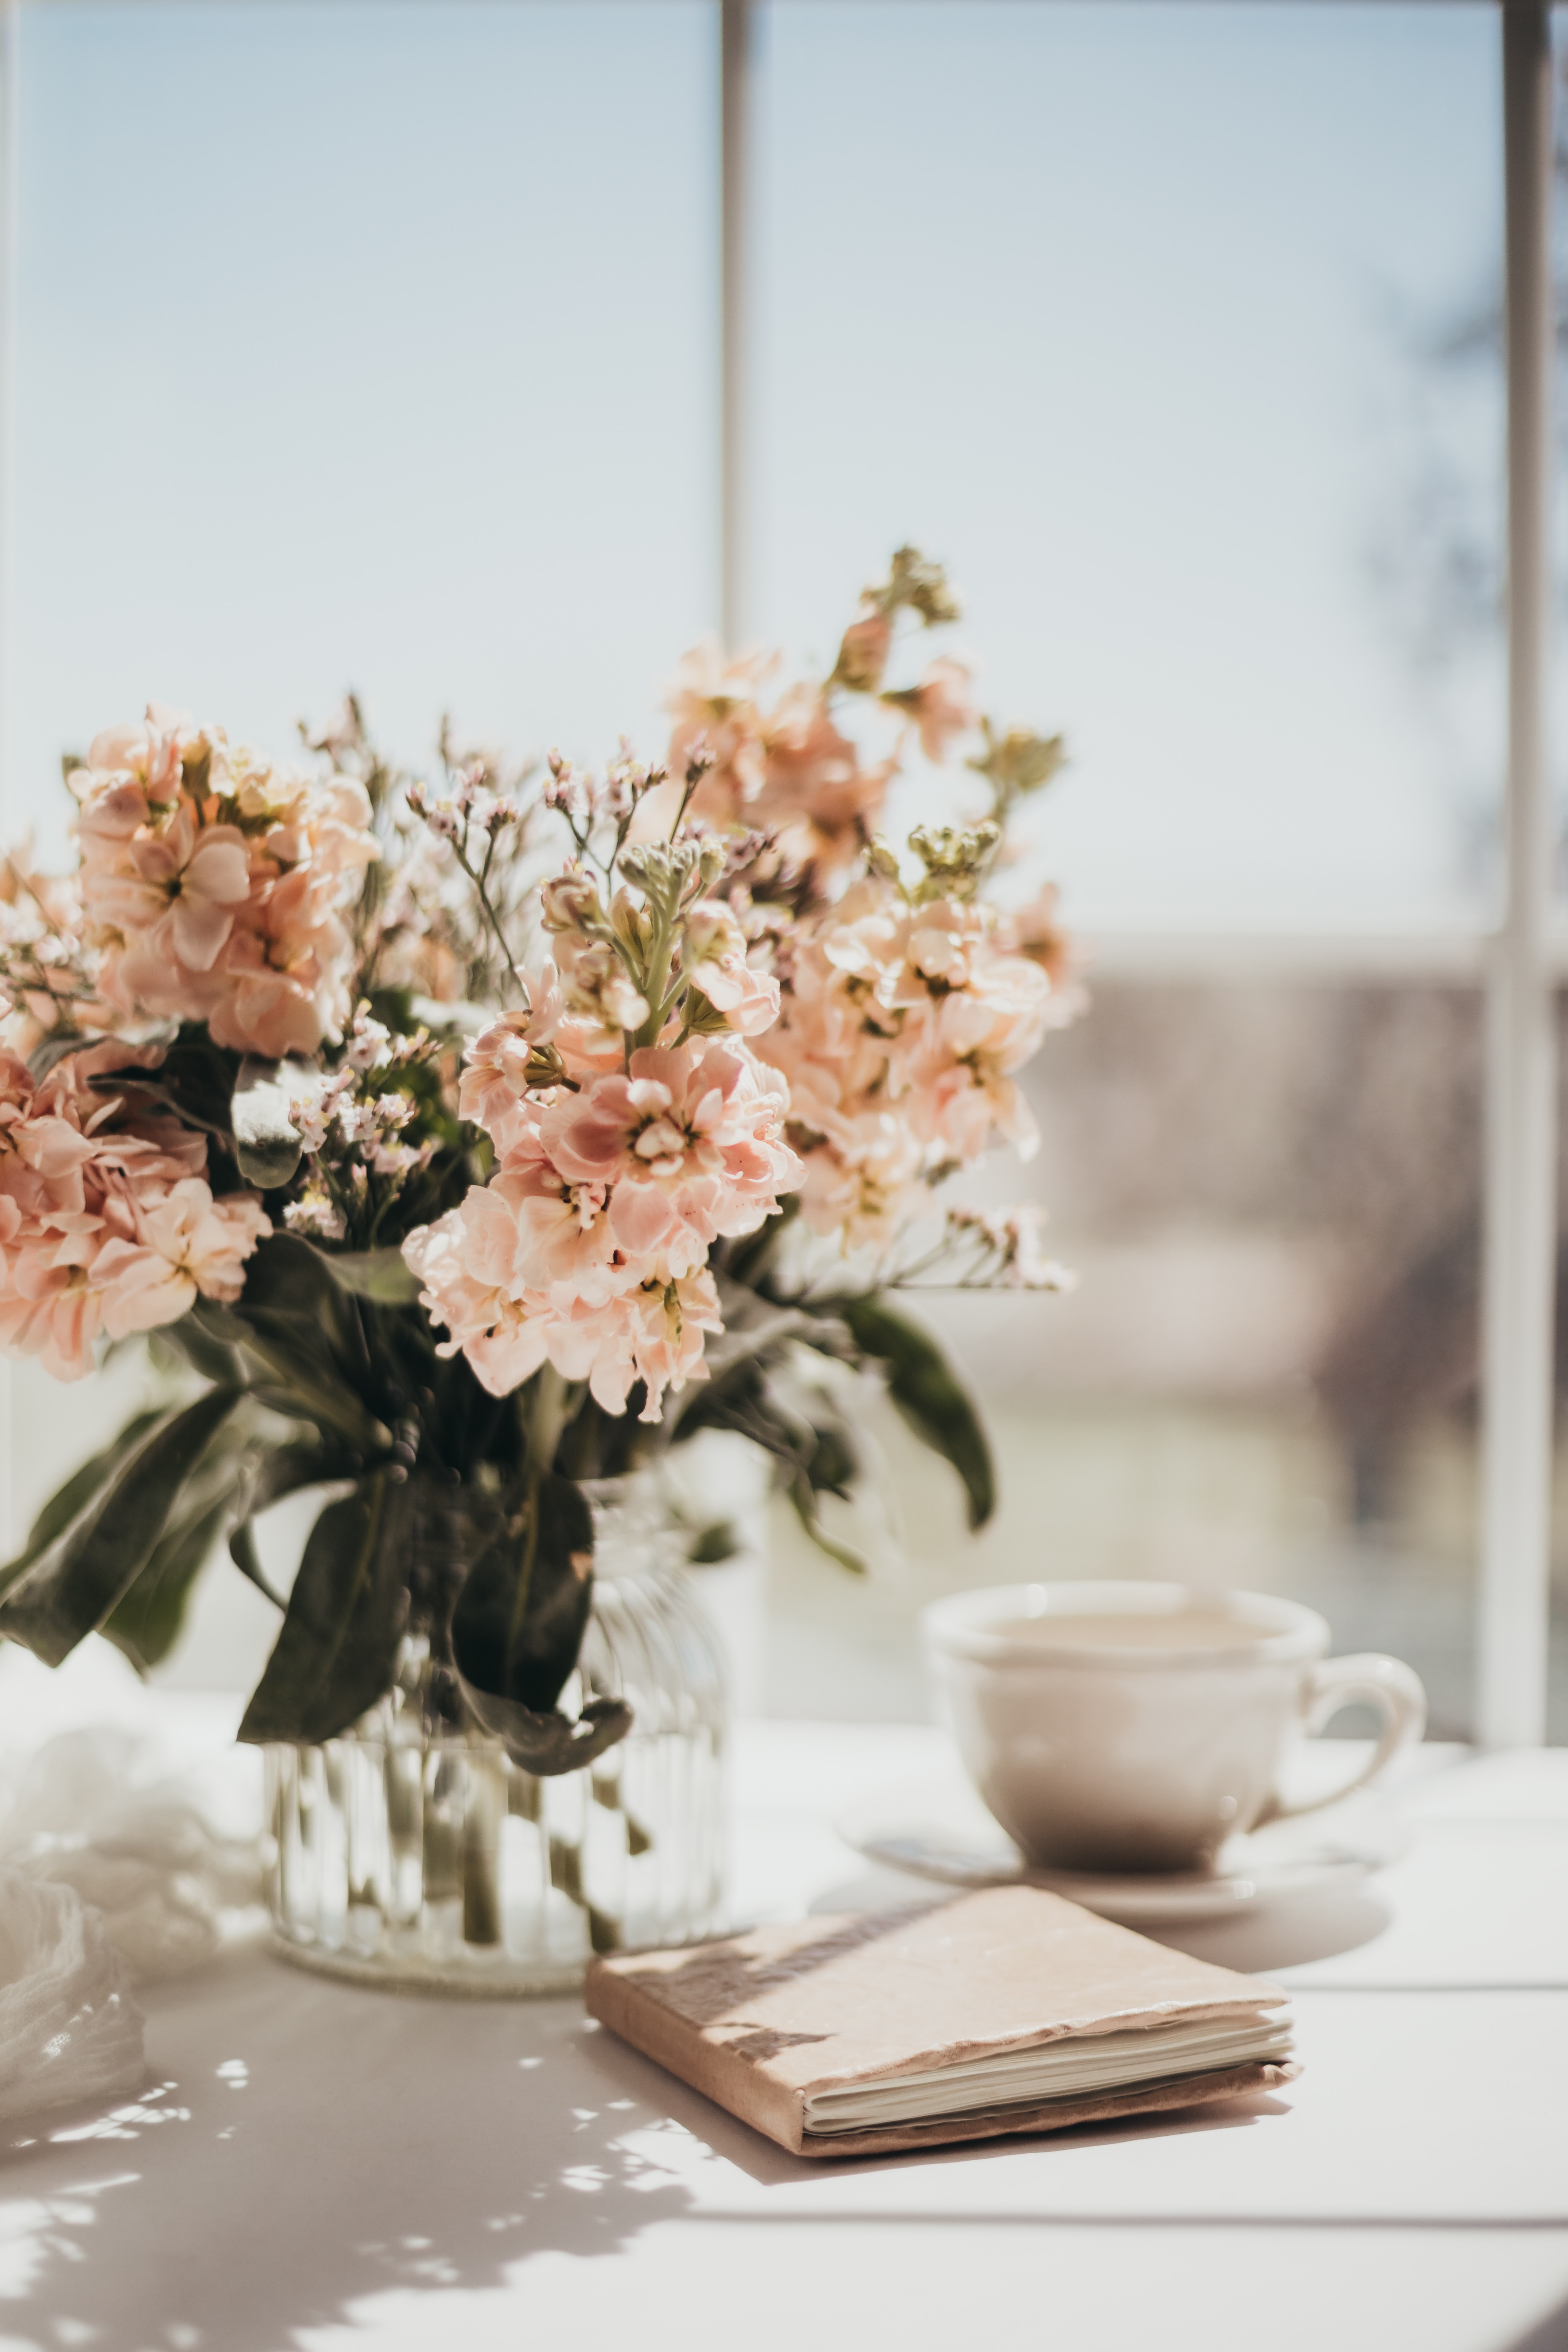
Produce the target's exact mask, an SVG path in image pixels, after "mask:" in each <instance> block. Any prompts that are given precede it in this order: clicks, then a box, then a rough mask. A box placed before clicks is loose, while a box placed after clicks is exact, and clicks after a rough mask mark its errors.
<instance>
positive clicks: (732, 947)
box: [681, 901, 779, 1037]
mask: <svg viewBox="0 0 1568 2352" xmlns="http://www.w3.org/2000/svg"><path fill="white" fill-rule="evenodd" d="M681 970H682V971H684V972H685V974H686V975H687V977H688V979H689V980H693V981H695V982H696V983H697V985H698V987H699V988H700V990H701V991H702V993H703V995H704V996H705V997H706V998H707V999H708V1002H709V1003H710V1004H711V1005H713V1006H714V1007H715V1009H716V1010H717V1011H718V1012H720V1013H722V1014H723V1015H724V1018H725V1020H726V1021H727V1022H728V1023H729V1024H730V1027H731V1029H732V1030H734V1032H735V1034H736V1035H737V1036H740V1037H760V1036H761V1035H762V1034H763V1031H764V1030H765V1029H771V1028H772V1027H773V1023H774V1022H775V1021H776V1020H777V1019H778V1017H779V984H778V982H777V981H776V980H775V979H774V978H773V974H772V973H771V972H766V971H757V970H756V969H755V968H754V967H753V966H752V965H751V964H749V963H748V962H747V961H746V940H745V934H744V932H743V931H742V929H741V926H740V925H739V923H738V922H737V921H736V920H735V918H734V916H733V915H732V914H731V912H730V909H729V908H728V907H722V906H719V905H717V904H715V903H712V902H710V901H705V902H704V903H703V904H702V905H701V906H699V907H694V908H692V910H691V912H690V914H689V915H688V917H687V918H686V933H685V938H684V940H683V941H682V945H681Z"/></svg>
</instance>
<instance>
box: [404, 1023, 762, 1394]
mask: <svg viewBox="0 0 1568 2352" xmlns="http://www.w3.org/2000/svg"><path fill="white" fill-rule="evenodd" d="M511 1035H512V1033H511V1032H510V1031H509V1032H507V1033H506V1034H504V1035H497V1034H495V1033H493V1032H492V1033H487V1037H488V1042H487V1040H486V1039H481V1040H480V1041H479V1049H480V1050H479V1053H478V1055H477V1059H476V1064H475V1066H474V1075H475V1080H476V1083H475V1086H474V1087H473V1088H472V1090H471V1092H470V1097H469V1101H470V1108H471V1109H472V1110H474V1111H476V1112H479V1113H481V1114H483V1116H484V1117H485V1118H486V1120H487V1121H489V1120H491V1119H493V1120H494V1128H493V1129H492V1130H491V1131H492V1132H493V1133H494V1134H495V1136H496V1138H497V1140H498V1143H500V1138H502V1137H504V1139H505V1141H504V1145H503V1146H501V1148H500V1166H499V1168H498V1170H497V1172H496V1174H495V1175H494V1176H493V1177H492V1178H491V1179H490V1181H489V1184H487V1185H484V1186H476V1187H474V1188H473V1189H472V1190H470V1192H468V1195H467V1196H466V1198H465V1199H464V1201H463V1202H462V1203H461V1205H460V1206H459V1207H458V1209H455V1210H452V1211H449V1212H448V1213H447V1215H446V1216H445V1217H443V1218H442V1219H441V1220H440V1221H439V1223H437V1225H434V1226H430V1227H426V1228H422V1229H421V1230H420V1231H419V1232H418V1233H416V1234H413V1235H411V1236H410V1238H409V1240H408V1242H407V1243H406V1244H405V1250H404V1255H405V1258H406V1259H407V1262H408V1264H409V1265H411V1266H412V1267H414V1269H415V1271H416V1273H417V1274H418V1275H419V1276H420V1277H421V1280H422V1282H423V1284H424V1288H423V1290H422V1292H421V1297H422V1299H423V1302H424V1305H425V1307H426V1312H427V1313H428V1314H429V1315H430V1316H431V1318H433V1320H435V1321H437V1322H438V1323H442V1324H444V1325H445V1326H446V1328H447V1332H448V1334H449V1335H450V1336H449V1338H448V1339H447V1340H446V1341H445V1342H443V1343H442V1344H443V1347H444V1349H445V1350H446V1352H447V1353H448V1354H449V1353H451V1352H453V1351H454V1350H455V1349H458V1348H460V1349H462V1351H463V1352H464V1354H465V1355H467V1356H468V1360H469V1361H470V1362H471V1363H472V1365H473V1367H474V1370H475V1372H476V1374H477V1375H478V1377H479V1380H480V1381H483V1382H484V1384H485V1385H486V1386H487V1387H489V1388H492V1389H493V1390H494V1391H495V1392H496V1393H497V1394H500V1393H504V1392H505V1391H506V1389H507V1388H509V1387H513V1386H515V1385H516V1383H517V1381H520V1380H524V1379H526V1378H527V1377H528V1375H529V1372H530V1371H531V1370H537V1368H538V1366H539V1364H540V1363H541V1362H542V1361H543V1360H545V1359H546V1357H548V1360H550V1361H551V1362H552V1364H553V1365H554V1366H555V1368H556V1369H557V1370H558V1371H560V1372H561V1373H562V1374H563V1377H564V1378H566V1379H568V1380H573V1381H587V1382H588V1384H589V1387H590V1389H591V1390H592V1392H593V1394H594V1395H595V1397H596V1398H597V1399H598V1400H599V1402H601V1403H602V1404H604V1405H605V1407H606V1409H607V1410H609V1411H612V1412H624V1411H625V1409H626V1399H627V1397H628V1395H629V1393H630V1391H631V1389H632V1387H633V1386H634V1385H635V1384H636V1383H637V1381H641V1382H643V1383H644V1384H645V1386H646V1389H647V1407H646V1414H645V1417H647V1418H650V1419H657V1418H658V1413H659V1411H660V1409H661V1404H660V1400H661V1398H662V1396H663V1394H664V1391H665V1390H666V1389H667V1388H668V1387H670V1386H676V1387H679V1385H680V1384H681V1383H682V1382H683V1381H687V1380H690V1379H695V1378H698V1377H700V1364H701V1356H702V1347H703V1337H702V1335H703V1333H704V1331H706V1330H710V1329H717V1328H720V1324H719V1319H718V1308H717V1297H716V1295H715V1294H714V1292H713V1290H712V1286H711V1282H710V1277H709V1276H708V1273H707V1269H706V1261H707V1256H708V1252H709V1250H710V1248H711V1246H712V1244H713V1243H714V1242H715V1241H716V1240H718V1239H720V1238H721V1236H724V1235H729V1234H745V1233H752V1232H754V1231H755V1230H756V1228H757V1227H758V1225H760V1224H761V1223H763V1219H764V1218H765V1217H766V1216H768V1215H769V1214H770V1213H772V1211H773V1209H774V1208H775V1207H776V1206H777V1202H778V1199H779V1196H780V1194H781V1193H782V1192H784V1191H787V1190H788V1189H789V1188H790V1187H791V1186H792V1185H793V1184H795V1182H797V1181H798V1180H799V1177H800V1174H801V1167H800V1162H799V1160H797V1159H796V1157H795V1153H794V1152H793V1151H792V1150H790V1148H789V1147H788V1145H787V1144H786V1143H785V1142H784V1119H785V1115H786V1112H787V1108H788V1097H787V1094H786V1092H785V1089H784V1081H783V1080H782V1078H781V1077H780V1076H779V1075H778V1073H777V1072H776V1071H775V1070H773V1069H770V1068H768V1067H767V1066H765V1065H763V1064H762V1063H760V1062H758V1061H757V1060H756V1059H755V1058H754V1056H753V1055H752V1054H751V1052H750V1051H749V1049H748V1048H747V1047H746V1046H744V1045H742V1044H741V1042H740V1041H739V1040H738V1039H737V1040H735V1041H733V1042H732V1043H730V1044H713V1045H705V1046H704V1045H698V1044H696V1043H693V1044H691V1045H683V1046H646V1047H641V1048H639V1049H638V1050H637V1052H635V1053H634V1054H633V1055H632V1056H631V1059H630V1064H629V1066H628V1067H627V1068H626V1070H625V1071H619V1070H616V1071H607V1072H600V1073H597V1074H595V1075H593V1076H588V1077H587V1078H585V1079H584V1083H583V1084H582V1086H581V1087H579V1089H578V1090H577V1091H575V1092H573V1091H570V1090H567V1089H552V1090H546V1091H543V1092H538V1093H530V1092H528V1091H527V1090H526V1089H522V1090H517V1089H514V1087H512V1086H511V1084H510V1082H509V1080H508V1077H507V1074H506V1055H507V1054H508V1052H509V1051H512V1050H513V1047H512V1045H511V1042H510V1040H511ZM515 1074H516V1073H515V1064H514V1069H513V1075H515Z"/></svg>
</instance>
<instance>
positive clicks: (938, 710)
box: [889, 654, 980, 762]
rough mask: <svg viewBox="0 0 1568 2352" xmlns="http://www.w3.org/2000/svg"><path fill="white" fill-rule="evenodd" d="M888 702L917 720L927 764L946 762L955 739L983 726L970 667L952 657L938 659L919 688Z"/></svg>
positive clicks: (927, 671) (939, 657) (892, 698)
mask: <svg viewBox="0 0 1568 2352" xmlns="http://www.w3.org/2000/svg"><path fill="white" fill-rule="evenodd" d="M889 699H890V700H891V701H894V702H896V703H897V704H898V706H899V708H900V709H902V710H907V711H908V712H909V714H910V718H911V719H913V720H914V722H915V726H916V729H917V730H918V731H919V734H920V739H921V751H923V752H924V753H925V755H926V758H927V759H928V760H935V761H939V762H940V761H942V760H945V759H946V757H947V754H948V751H949V749H950V747H951V746H952V742H953V741H954V740H955V738H956V737H958V736H960V735H967V734H968V733H969V731H970V730H971V729H972V728H973V727H977V726H978V725H979V723H980V710H979V706H978V704H977V703H976V701H975V699H974V681H973V677H972V675H971V672H970V668H969V665H968V663H967V662H962V661H959V660H958V659H957V658H956V656H953V655H952V654H941V655H939V656H938V657H937V659H936V660H935V661H933V662H931V664H930V665H929V666H928V667H927V670H926V674H925V676H924V677H922V678H921V682H920V684H919V686H917V687H915V688H911V690H910V692H909V693H907V694H899V695H894V696H890V697H889Z"/></svg>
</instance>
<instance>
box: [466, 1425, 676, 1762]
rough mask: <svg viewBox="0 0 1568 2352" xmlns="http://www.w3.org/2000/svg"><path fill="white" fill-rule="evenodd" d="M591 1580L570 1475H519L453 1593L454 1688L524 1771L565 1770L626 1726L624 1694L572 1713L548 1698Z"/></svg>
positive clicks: (583, 1519)
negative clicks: (513, 1498) (510, 1506)
mask: <svg viewBox="0 0 1568 2352" xmlns="http://www.w3.org/2000/svg"><path fill="white" fill-rule="evenodd" d="M593 1581H594V1518H593V1513H592V1512H591V1510H590V1509H589V1507H588V1504H587V1502H586V1500H585V1499H584V1495H583V1492H582V1489H581V1488H580V1487H579V1486H576V1485H575V1484H574V1481H573V1480H572V1479H570V1478H561V1477H557V1476H556V1475H554V1474H553V1473H552V1472H548V1473H544V1474H542V1475H534V1476H532V1477H531V1478H530V1479H529V1480H528V1482H527V1484H526V1486H525V1487H524V1489H523V1493H522V1497H521V1507H519V1508H518V1509H517V1510H515V1511H513V1512H511V1513H510V1514H509V1515H508V1516H507V1517H506V1518H505V1519H504V1520H503V1521H502V1523H501V1525H500V1528H498V1529H497V1531H496V1533H495V1534H494V1536H492V1538H490V1541H489V1543H488V1544H487V1545H486V1546H485V1547H484V1549H483V1550H482V1551H480V1553H479V1556H478V1558H477V1559H475V1561H474V1564H473V1566H472V1567H471V1568H470V1569H469V1570H468V1575H467V1577H466V1578H465V1579H464V1582H463V1589H462V1591H461V1592H460V1593H459V1594H458V1605H457V1607H456V1609H455V1610H454V1612H453V1613H452V1654H453V1658H454V1660H455V1661H456V1664H457V1667H458V1682H459V1684H460V1685H461V1688H462V1692H463V1696H464V1698H465V1699H466V1700H467V1702H468V1706H469V1708H470V1709H471V1710H472V1712H473V1714H474V1715H475V1716H476V1717H478V1719H479V1722H480V1723H481V1724H482V1725H483V1726H484V1727H485V1729H486V1730H487V1731H490V1732H493V1733H494V1734H495V1735H496V1736H497V1737H498V1738H501V1739H504V1740H505V1742H506V1745H507V1751H508V1753H509V1754H510V1757H511V1758H512V1759H513V1761H514V1762H515V1763H517V1764H520V1765H521V1767H522V1769H524V1770H525V1771H528V1772H536V1773H539V1774H541V1775H542V1776H544V1777H549V1776H551V1775H553V1774H555V1773H559V1772H574V1771H576V1770H578V1769H580V1768H581V1767H582V1766H583V1765H584V1764H587V1763H591V1762H592V1760H593V1759H594V1758H595V1756H598V1755H602V1754H603V1752H604V1750H605V1748H610V1747H613V1746H614V1745H615V1743H616V1740H618V1739H624V1738H626V1733H627V1732H628V1731H629V1730H630V1728H631V1722H632V1711H631V1708H630V1707H629V1706H627V1704H626V1701H625V1700H624V1699H618V1698H607V1697H600V1698H592V1699H590V1700H588V1702H587V1703H586V1705H585V1706H584V1708H583V1711H582V1714H581V1715H580V1717H578V1719H577V1721H576V1722H575V1723H572V1722H570V1721H569V1720H568V1719H567V1717H565V1716H563V1714H562V1713H561V1712H560V1710H559V1709H558V1708H557V1706H556V1705H555V1701H556V1699H557V1698H558V1697H559V1696H560V1693H561V1688H562V1685H563V1683H564V1682H565V1681H566V1678H567V1676H568V1675H570V1674H571V1672H572V1669H573V1668H574V1665H575V1664H576V1663H577V1654H578V1652H579V1651H580V1650H581V1648H582V1646H583V1635H584V1632H585V1631H586V1630H587V1624H588V1613H589V1610H590V1607H591V1605H592V1599H593Z"/></svg>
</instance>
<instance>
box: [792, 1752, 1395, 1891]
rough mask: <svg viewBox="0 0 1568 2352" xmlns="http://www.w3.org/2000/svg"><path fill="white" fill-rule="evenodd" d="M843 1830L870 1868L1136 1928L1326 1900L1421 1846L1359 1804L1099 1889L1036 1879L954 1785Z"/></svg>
mask: <svg viewBox="0 0 1568 2352" xmlns="http://www.w3.org/2000/svg"><path fill="white" fill-rule="evenodd" d="M837 1830H838V1834H839V1836H840V1837H841V1838H843V1839H844V1841H845V1843H847V1844H848V1845H852V1846H853V1847H854V1848H855V1851H856V1852H857V1853H860V1854H863V1855H864V1856H865V1858H866V1860H867V1861H868V1862H876V1863H881V1864H884V1865H885V1866H887V1867H889V1868H891V1869H893V1870H905V1871H909V1872H911V1873H912V1874H914V1876H916V1877H917V1878H930V1879H935V1880H936V1881H937V1882H938V1883H939V1884H940V1885H944V1886H1017V1885H1022V1886H1048V1887H1049V1888H1050V1889H1051V1891H1052V1892H1053V1893H1054V1894H1057V1895H1068V1897H1069V1898H1070V1899H1071V1900H1072V1901H1073V1902H1074V1903H1081V1904H1082V1905H1083V1906H1084V1908H1085V1909H1086V1910H1088V1911H1098V1912H1099V1913H1100V1916H1101V1917H1102V1918H1106V1919H1117V1920H1120V1921H1121V1924H1122V1925H1123V1926H1124V1927H1147V1926H1154V1925H1160V1926H1165V1925H1169V1926H1174V1925H1176V1924H1177V1923H1178V1922H1180V1921H1184V1920H1189V1919H1219V1918H1230V1917H1234V1916H1236V1915H1237V1913H1239V1912H1243V1911H1254V1910H1258V1909H1259V1908H1260V1907H1261V1906H1263V1905H1264V1904H1266V1903H1279V1902H1281V1901H1283V1900H1285V1899H1286V1898H1287V1897H1294V1896H1300V1895H1318V1894H1321V1893H1323V1892H1324V1891H1326V1890H1327V1889H1329V1888H1332V1887H1341V1886H1345V1885H1351V1884H1353V1883H1354V1881H1356V1880H1357V1879H1360V1878H1364V1877H1366V1876H1367V1875H1368V1874H1369V1873H1370V1872H1372V1871H1374V1870H1382V1869H1384V1867H1385V1866H1386V1865H1387V1864H1389V1863H1391V1862H1396V1861H1397V1860H1398V1859H1399V1856H1400V1855H1401V1854H1402V1853H1405V1851H1406V1849H1407V1848H1408V1846H1409V1844H1410V1839H1411V1831H1410V1827H1409V1824H1408V1823H1407V1822H1405V1821H1404V1820H1403V1819H1402V1818H1401V1816H1400V1815H1399V1814H1398V1813H1396V1812H1394V1811H1393V1810H1392V1809H1391V1808H1390V1807H1389V1806H1387V1805H1385V1804H1383V1803H1381V1802H1379V1801H1378V1800H1377V1799H1376V1798H1375V1797H1351V1798H1347V1799H1346V1801H1344V1803H1343V1804H1341V1805H1334V1806H1332V1807H1330V1808H1327V1809H1325V1810H1324V1811H1322V1812H1321V1813H1309V1814H1306V1815H1305V1816H1303V1817H1302V1818H1300V1819H1299V1820H1296V1821H1285V1822H1270V1823H1269V1825H1268V1828H1267V1829H1259V1830H1254V1831H1252V1832H1250V1834H1248V1835H1247V1836H1246V1837H1235V1838H1232V1839H1230V1840H1229V1842H1228V1843H1226V1845H1225V1846H1223V1847H1222V1848H1221V1850H1220V1853H1219V1856H1218V1859H1217V1861H1216V1863H1215V1867H1214V1869H1213V1870H1212V1871H1193V1872H1183V1873H1182V1874H1179V1875H1172V1876H1170V1877H1165V1876H1158V1877H1156V1876H1142V1875H1140V1876H1130V1875H1129V1876H1122V1875H1117V1876H1110V1875H1107V1876H1103V1877H1091V1876H1089V1875H1087V1874H1083V1873H1080V1872H1077V1871H1057V1870H1037V1869H1033V1868H1031V1867H1030V1865H1029V1864H1027V1863H1026V1862H1025V1860H1024V1858H1023V1856H1022V1854H1021V1853H1019V1851H1018V1849H1017V1847H1016V1845H1015V1844H1014V1843H1013V1842H1012V1840H1011V1839H1010V1838H1009V1837H1007V1836H1006V1835H1005V1833H1004V1832H1003V1831H1002V1830H1001V1829H999V1828H998V1827H997V1825H996V1823H995V1822H994V1821H993V1820H992V1818H991V1816H990V1814H989V1813H988V1812H987V1811H985V1809H984V1806H983V1805H982V1803H981V1802H980V1800H979V1798H978V1797H976V1796H975V1795H974V1794H973V1791H972V1790H969V1789H968V1788H967V1787H959V1786H955V1785H954V1784H953V1783H952V1782H951V1781H941V1782H933V1783H929V1784H926V1785H924V1786H922V1787H920V1788H911V1789H910V1790H894V1791H891V1792H889V1794H888V1795H887V1796H884V1797H880V1798H869V1799H867V1800H866V1801H864V1802H862V1803H860V1804H858V1805H856V1806H854V1807H852V1808H851V1809H850V1811H848V1812H847V1813H846V1814H844V1815H843V1816H842V1817H841V1818H840V1820H839V1821H838V1822H837Z"/></svg>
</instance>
